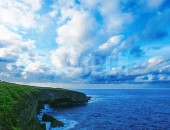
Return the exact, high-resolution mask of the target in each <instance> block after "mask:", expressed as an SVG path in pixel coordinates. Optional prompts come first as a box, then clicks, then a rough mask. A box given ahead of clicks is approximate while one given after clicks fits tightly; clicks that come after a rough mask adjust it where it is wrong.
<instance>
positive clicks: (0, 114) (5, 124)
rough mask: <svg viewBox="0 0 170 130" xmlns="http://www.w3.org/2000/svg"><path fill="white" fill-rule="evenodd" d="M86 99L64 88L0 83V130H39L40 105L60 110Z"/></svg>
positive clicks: (40, 128)
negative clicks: (62, 107)
mask: <svg viewBox="0 0 170 130" xmlns="http://www.w3.org/2000/svg"><path fill="white" fill-rule="evenodd" d="M88 99H89V98H88V97H87V96H86V95H85V94H83V93H80V92H76V91H71V90H66V89H60V88H58V89H54V88H40V87H32V86H26V85H18V84H13V83H7V82H0V130H43V129H44V125H41V124H40V122H39V120H38V118H37V113H39V110H40V109H41V108H43V105H44V103H48V104H49V105H50V106H51V107H60V106H68V105H77V104H82V103H86V102H87V101H88Z"/></svg>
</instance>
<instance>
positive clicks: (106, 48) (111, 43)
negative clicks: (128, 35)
mask: <svg viewBox="0 0 170 130" xmlns="http://www.w3.org/2000/svg"><path fill="white" fill-rule="evenodd" d="M122 38H123V35H116V36H113V37H111V38H110V39H109V40H108V41H107V42H106V43H104V44H102V45H100V46H99V52H100V53H103V52H104V53H107V54H108V53H110V52H111V51H113V49H114V48H116V47H117V46H118V45H119V44H120V41H121V40H122Z"/></svg>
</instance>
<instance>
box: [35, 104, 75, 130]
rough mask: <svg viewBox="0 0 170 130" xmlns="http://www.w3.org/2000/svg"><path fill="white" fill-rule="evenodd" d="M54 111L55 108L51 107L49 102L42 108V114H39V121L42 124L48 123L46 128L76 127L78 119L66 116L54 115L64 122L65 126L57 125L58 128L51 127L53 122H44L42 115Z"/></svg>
mask: <svg viewBox="0 0 170 130" xmlns="http://www.w3.org/2000/svg"><path fill="white" fill-rule="evenodd" d="M51 112H53V109H52V108H50V106H49V105H48V104H45V105H44V109H42V110H41V111H40V114H39V115H37V117H38V119H39V121H40V123H41V124H43V123H45V124H46V130H69V129H72V128H74V127H75V125H77V124H78V122H77V121H75V120H70V119H66V118H65V117H64V116H54V118H56V119H57V120H60V121H62V122H64V127H56V128H51V127H50V126H51V122H43V121H42V117H43V115H44V113H51Z"/></svg>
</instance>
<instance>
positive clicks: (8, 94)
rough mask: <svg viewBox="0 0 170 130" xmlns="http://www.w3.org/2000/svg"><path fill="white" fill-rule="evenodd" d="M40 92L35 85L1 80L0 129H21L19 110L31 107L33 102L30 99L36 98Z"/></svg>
mask: <svg viewBox="0 0 170 130" xmlns="http://www.w3.org/2000/svg"><path fill="white" fill-rule="evenodd" d="M39 93H40V92H39V90H38V89H36V88H34V87H28V86H25V85H18V84H13V83H7V82H0V129H1V130H3V129H4V130H10V129H19V128H20V124H19V120H18V119H17V114H18V112H21V111H22V110H23V109H25V108H28V107H31V106H32V102H31V101H29V100H28V99H31V98H34V96H35V98H36V95H38V94H39ZM25 99H27V100H25ZM25 101H26V102H25Z"/></svg>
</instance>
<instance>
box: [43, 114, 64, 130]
mask: <svg viewBox="0 0 170 130" xmlns="http://www.w3.org/2000/svg"><path fill="white" fill-rule="evenodd" d="M42 121H44V122H51V127H63V126H64V123H63V122H61V121H59V120H57V119H55V118H54V117H52V116H50V115H48V114H46V113H45V114H44V115H43V118H42Z"/></svg>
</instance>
